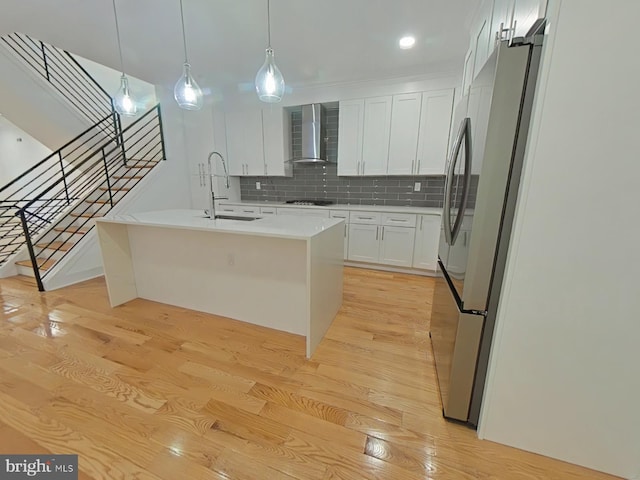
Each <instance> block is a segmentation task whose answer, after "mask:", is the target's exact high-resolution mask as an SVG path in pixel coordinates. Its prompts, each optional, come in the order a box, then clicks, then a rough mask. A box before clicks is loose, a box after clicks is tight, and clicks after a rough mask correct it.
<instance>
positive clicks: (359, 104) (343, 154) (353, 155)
mask: <svg viewBox="0 0 640 480" xmlns="http://www.w3.org/2000/svg"><path fill="white" fill-rule="evenodd" d="M363 132H364V100H348V101H344V102H340V109H339V110H338V175H359V174H360V164H361V163H362V135H363Z"/></svg>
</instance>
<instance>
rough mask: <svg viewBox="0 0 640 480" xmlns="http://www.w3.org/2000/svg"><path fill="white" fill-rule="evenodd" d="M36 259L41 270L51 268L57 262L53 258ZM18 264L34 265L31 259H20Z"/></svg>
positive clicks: (22, 265)
mask: <svg viewBox="0 0 640 480" xmlns="http://www.w3.org/2000/svg"><path fill="white" fill-rule="evenodd" d="M36 261H37V262H38V267H39V268H40V270H45V271H46V270H49V269H50V268H51V267H53V265H54V264H55V263H56V261H55V260H53V259H49V260H46V259H44V258H36ZM16 265H20V266H21V267H27V268H32V267H33V265H31V260H20V261H19V262H16Z"/></svg>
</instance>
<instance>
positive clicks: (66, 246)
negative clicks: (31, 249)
mask: <svg viewBox="0 0 640 480" xmlns="http://www.w3.org/2000/svg"><path fill="white" fill-rule="evenodd" d="M73 245H74V243H73V242H51V243H36V247H38V248H48V249H51V250H59V251H61V252H68V251H69V250H70V249H71V247H73Z"/></svg>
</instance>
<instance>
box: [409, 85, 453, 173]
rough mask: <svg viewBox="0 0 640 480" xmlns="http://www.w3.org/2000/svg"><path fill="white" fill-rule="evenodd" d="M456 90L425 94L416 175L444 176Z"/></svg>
mask: <svg viewBox="0 0 640 480" xmlns="http://www.w3.org/2000/svg"><path fill="white" fill-rule="evenodd" d="M453 92H454V91H453V89H447V90H436V91H433V92H424V93H423V94H422V108H421V115H420V136H419V142H418V156H417V162H416V170H415V172H416V174H418V175H444V173H445V164H446V162H447V152H448V148H449V136H450V135H449V130H450V129H451V116H452V113H453Z"/></svg>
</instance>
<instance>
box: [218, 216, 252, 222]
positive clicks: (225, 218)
mask: <svg viewBox="0 0 640 480" xmlns="http://www.w3.org/2000/svg"><path fill="white" fill-rule="evenodd" d="M215 218H216V220H241V221H243V222H251V221H252V220H258V219H259V218H260V217H241V216H236V215H216V217H215Z"/></svg>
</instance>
